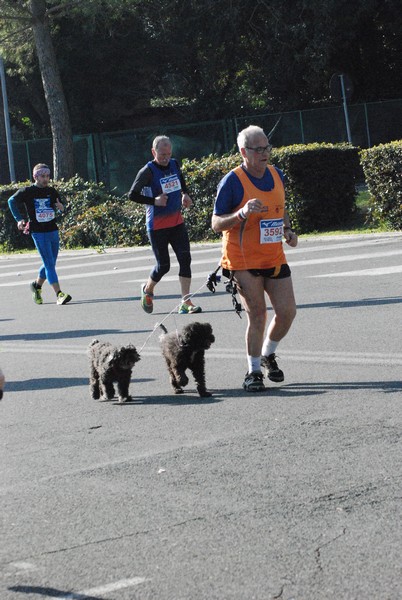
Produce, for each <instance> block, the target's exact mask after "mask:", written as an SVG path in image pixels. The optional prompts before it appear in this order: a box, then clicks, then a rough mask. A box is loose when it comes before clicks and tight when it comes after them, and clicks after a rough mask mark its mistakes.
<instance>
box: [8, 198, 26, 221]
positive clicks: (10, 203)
mask: <svg viewBox="0 0 402 600" xmlns="http://www.w3.org/2000/svg"><path fill="white" fill-rule="evenodd" d="M8 207H9V209H10V210H11V213H12V215H13V217H14V219H15V220H16V221H17V222H18V221H22V219H23V217H22V216H21V213H20V211H19V210H18V206H17V201H16V199H15V198H14V196H11V197H10V198H9V199H8Z"/></svg>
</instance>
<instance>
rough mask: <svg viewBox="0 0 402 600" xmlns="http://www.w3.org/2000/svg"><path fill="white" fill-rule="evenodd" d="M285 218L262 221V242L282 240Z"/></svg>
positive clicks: (270, 242)
mask: <svg viewBox="0 0 402 600" xmlns="http://www.w3.org/2000/svg"><path fill="white" fill-rule="evenodd" d="M282 235H283V219H264V220H262V221H260V244H274V243H277V242H281V241H282Z"/></svg>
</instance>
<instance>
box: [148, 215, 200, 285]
mask: <svg viewBox="0 0 402 600" xmlns="http://www.w3.org/2000/svg"><path fill="white" fill-rule="evenodd" d="M148 237H149V241H150V242H151V246H152V250H153V252H154V254H155V258H156V263H157V264H156V265H155V266H154V268H153V269H152V271H151V274H150V277H151V279H152V280H153V281H155V282H156V283H157V282H158V281H160V280H161V279H162V277H163V276H164V275H166V273H167V272H168V271H169V269H170V256H169V244H170V245H171V246H172V248H173V251H174V253H175V254H176V257H177V261H178V263H179V276H180V277H191V267H190V264H191V254H190V241H189V239H188V234H187V229H186V226H185V224H184V223H181V224H180V225H176V227H167V228H166V229H156V230H155V231H148Z"/></svg>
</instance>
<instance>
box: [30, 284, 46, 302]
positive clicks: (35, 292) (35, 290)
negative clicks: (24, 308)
mask: <svg viewBox="0 0 402 600" xmlns="http://www.w3.org/2000/svg"><path fill="white" fill-rule="evenodd" d="M29 287H30V290H31V292H32V299H33V301H34V302H35V304H43V300H42V288H40V287H38V284H37V283H36V281H33V282H32V283H30V284H29Z"/></svg>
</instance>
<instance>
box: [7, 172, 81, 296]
mask: <svg viewBox="0 0 402 600" xmlns="http://www.w3.org/2000/svg"><path fill="white" fill-rule="evenodd" d="M33 178H34V180H35V183H34V184H33V185H30V186H28V187H24V188H21V189H19V190H18V191H17V192H16V193H15V194H13V195H12V196H11V198H9V200H8V205H9V207H10V210H11V212H12V214H13V217H14V219H15V220H16V221H17V227H18V229H20V230H21V231H25V232H26V233H28V232H29V233H30V234H31V236H32V239H33V241H34V244H35V246H36V249H37V250H38V252H39V254H40V257H41V259H42V261H43V264H42V266H41V268H40V269H39V274H38V277H37V278H36V281H33V282H32V283H31V284H30V289H31V292H32V298H33V301H34V302H35V304H43V300H42V285H43V284H44V282H45V281H46V279H47V281H48V282H49V284H50V285H51V286H52V288H53V289H54V291H55V293H56V303H57V304H67V302H70V300H71V296H70V295H69V294H65V293H64V292H62V291H61V289H60V285H59V279H58V277H57V273H56V261H57V255H58V253H59V231H58V227H57V223H56V209H57V210H60V211H63V210H64V206H63V204H62V203H61V202H60V197H59V193H58V192H57V191H56V190H55V189H54V188H53V187H51V186H49V179H50V169H49V167H48V166H47V165H45V164H43V163H39V164H38V165H35V167H34V168H33ZM24 213H25V214H26V215H27V216H28V222H27V221H26V219H24V218H23V217H22V214H24Z"/></svg>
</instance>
